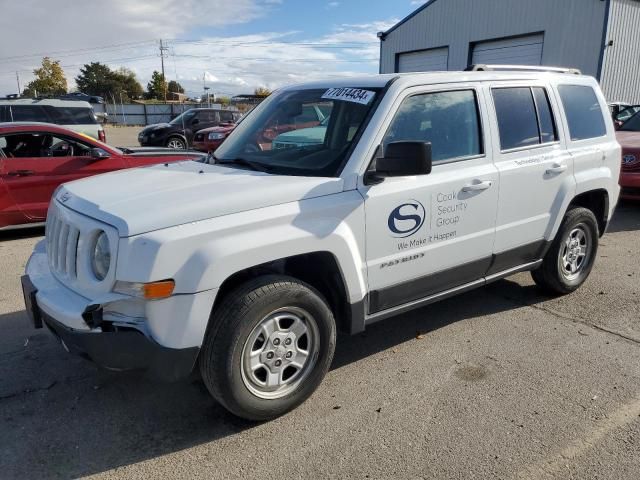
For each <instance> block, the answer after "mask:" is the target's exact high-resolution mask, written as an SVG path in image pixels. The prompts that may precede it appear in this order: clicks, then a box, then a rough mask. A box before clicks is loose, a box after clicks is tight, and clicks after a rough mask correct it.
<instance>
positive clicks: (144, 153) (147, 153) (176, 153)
mask: <svg viewBox="0 0 640 480" xmlns="http://www.w3.org/2000/svg"><path fill="white" fill-rule="evenodd" d="M120 149H121V150H122V151H123V152H124V155H125V156H126V157H161V158H162V159H163V160H165V159H166V160H171V158H165V157H173V159H181V160H189V159H199V158H203V157H206V156H207V155H206V154H205V153H202V152H198V151H197V150H183V149H180V148H165V147H120Z"/></svg>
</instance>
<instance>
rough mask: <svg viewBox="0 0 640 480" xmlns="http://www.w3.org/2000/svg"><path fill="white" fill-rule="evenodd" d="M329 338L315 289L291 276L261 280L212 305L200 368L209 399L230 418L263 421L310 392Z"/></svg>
mask: <svg viewBox="0 0 640 480" xmlns="http://www.w3.org/2000/svg"><path fill="white" fill-rule="evenodd" d="M335 341H336V327H335V321H334V318H333V314H332V312H331V310H330V309H329V307H328V305H327V303H326V301H325V300H324V299H323V298H322V296H321V295H320V294H319V293H318V292H316V291H315V290H314V289H313V288H312V287H310V286H308V285H306V284H304V283H303V282H300V281H298V280H296V279H293V278H290V277H284V276H275V275H270V276H265V277H261V278H258V279H255V280H253V281H250V282H248V283H246V284H244V285H242V286H241V287H239V288H238V289H236V290H235V291H234V292H232V293H230V294H229V295H228V296H227V298H226V299H225V300H223V302H222V304H221V305H220V306H219V307H217V308H216V311H215V313H214V314H213V317H212V318H211V327H210V329H209V331H208V332H207V335H206V338H205V342H204V345H203V349H202V352H201V355H200V371H201V373H202V378H203V380H204V383H205V385H206V386H207V388H208V389H209V391H210V392H211V394H212V395H213V397H214V398H216V399H217V400H218V401H219V402H220V403H221V404H222V405H223V406H224V407H225V408H227V409H228V410H229V411H231V412H232V413H233V414H235V415H237V416H239V417H242V418H246V419H248V420H268V419H271V418H275V417H277V416H280V415H282V414H284V413H286V412H288V411H290V410H292V409H293V408H295V407H297V406H298V405H300V404H301V403H303V402H304V401H305V400H306V399H307V398H308V397H309V396H310V395H311V394H312V393H313V392H314V391H315V390H316V388H317V387H318V386H319V385H320V383H321V382H322V379H323V378H324V376H325V374H326V373H327V371H328V369H329V365H330V364H331V360H332V359H333V353H334V349H335Z"/></svg>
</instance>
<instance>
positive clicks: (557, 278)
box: [531, 207, 599, 294]
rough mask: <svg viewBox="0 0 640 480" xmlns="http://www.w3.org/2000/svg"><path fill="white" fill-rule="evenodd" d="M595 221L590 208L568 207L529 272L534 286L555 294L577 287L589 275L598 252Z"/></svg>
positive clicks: (565, 292) (564, 292) (570, 290)
mask: <svg viewBox="0 0 640 480" xmlns="http://www.w3.org/2000/svg"><path fill="white" fill-rule="evenodd" d="M598 238H599V233H598V222H597V220H596V217H595V215H594V214H593V212H591V210H588V209H586V208H582V207H576V208H572V209H570V210H569V211H568V212H567V213H566V215H565V217H564V220H563V222H562V225H561V226H560V230H559V231H558V234H557V235H556V238H555V240H554V241H553V243H552V244H551V248H549V251H548V252H547V254H546V255H545V257H544V259H543V262H542V265H541V266H540V268H538V269H537V270H534V271H533V272H531V276H532V277H533V280H534V281H535V282H536V284H537V285H539V286H540V287H542V288H544V289H545V290H547V291H550V292H552V293H557V294H567V293H571V292H573V291H575V290H576V289H578V288H579V287H580V286H581V285H582V284H583V283H584V282H585V280H586V279H587V278H588V277H589V274H590V273H591V269H592V268H593V264H594V262H595V258H596V254H597V252H598Z"/></svg>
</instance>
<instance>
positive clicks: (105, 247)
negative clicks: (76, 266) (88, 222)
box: [91, 232, 111, 281]
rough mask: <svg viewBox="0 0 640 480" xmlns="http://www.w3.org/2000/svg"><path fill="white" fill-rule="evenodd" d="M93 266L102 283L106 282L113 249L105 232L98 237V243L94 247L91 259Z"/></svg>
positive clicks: (94, 272)
mask: <svg viewBox="0 0 640 480" xmlns="http://www.w3.org/2000/svg"><path fill="white" fill-rule="evenodd" d="M91 266H92V267H93V274H94V275H95V276H96V278H97V279H98V280H100V281H102V280H104V279H105V278H106V276H107V274H108V273H109V267H110V266H111V247H110V246H109V238H108V237H107V234H106V233H104V232H100V234H99V235H98V236H97V237H96V243H95V245H94V247H93V255H92V257H91Z"/></svg>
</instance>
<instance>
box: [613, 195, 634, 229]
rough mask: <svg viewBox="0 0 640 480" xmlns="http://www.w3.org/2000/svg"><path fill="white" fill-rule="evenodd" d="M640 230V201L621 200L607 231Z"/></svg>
mask: <svg viewBox="0 0 640 480" xmlns="http://www.w3.org/2000/svg"><path fill="white" fill-rule="evenodd" d="M637 230H640V202H631V201H628V200H626V201H620V203H619V204H618V206H617V208H616V211H615V212H614V214H613V218H612V219H611V223H610V224H609V228H608V229H607V233H617V232H634V231H637Z"/></svg>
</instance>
